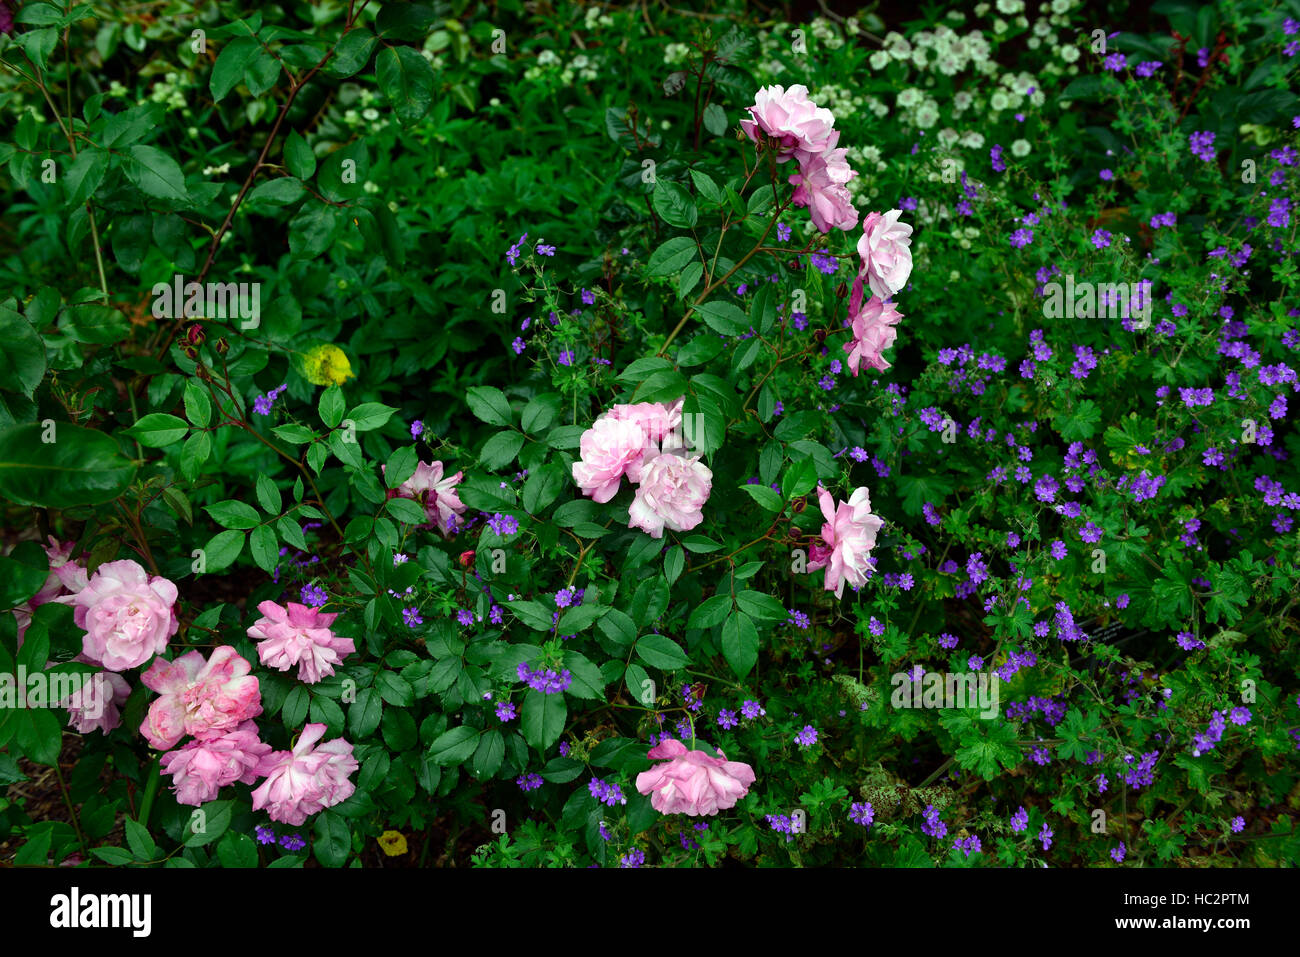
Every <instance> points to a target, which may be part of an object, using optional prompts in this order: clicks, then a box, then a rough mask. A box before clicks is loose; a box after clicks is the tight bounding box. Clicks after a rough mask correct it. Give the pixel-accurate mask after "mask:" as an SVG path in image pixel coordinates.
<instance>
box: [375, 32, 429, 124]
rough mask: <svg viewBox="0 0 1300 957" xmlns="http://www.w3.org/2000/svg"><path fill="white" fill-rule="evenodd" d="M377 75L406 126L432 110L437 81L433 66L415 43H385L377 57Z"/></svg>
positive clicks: (384, 91)
mask: <svg viewBox="0 0 1300 957" xmlns="http://www.w3.org/2000/svg"><path fill="white" fill-rule="evenodd" d="M375 79H377V80H378V81H379V89H380V90H382V91H383V93H384V96H386V97H388V102H389V103H391V104H392V106H393V112H395V113H396V114H397V118H398V119H399V120H400V121H401V123H402V125H403V126H410V125H411V124H412V123H414V122H416V121H417V120H419V119H420V118H421V117H423V116H424V114H425V113H427V112H429V104H430V103H431V102H432V101H433V87H434V84H435V83H436V82H437V77H436V76H435V75H434V72H433V67H432V66H430V65H429V61H428V60H426V59H425V58H424V57H422V56H421V55H420V54H419V53H418V52H417V51H415V50H414V49H412V48H411V47H406V46H398V47H385V48H384V49H382V50H380V51H379V56H377V57H376V58H375Z"/></svg>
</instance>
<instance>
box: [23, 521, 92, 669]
mask: <svg viewBox="0 0 1300 957" xmlns="http://www.w3.org/2000/svg"><path fill="white" fill-rule="evenodd" d="M49 542H50V544H48V545H42V546H41V547H42V548H44V549H45V555H46V557H47V558H48V559H49V563H50V571H49V574H47V575H46V576H45V583H44V584H43V585H41V590H40V591H38V592H37V593H36V594H35V595H33V596H32V597H31V598H29V599H27V600H26V601H25V602H23V603H22V604H21V605H19V606H18V607H17V608H15V609H14V618H15V619H17V621H18V647H19V648H21V647H22V646H23V639H24V638H26V637H27V629H28V628H29V627H31V624H32V612H34V611H35V610H36V609H37V608H39V607H40V606H41V605H45V604H48V603H49V602H52V601H57V602H62V603H64V604H71V602H72V599H73V598H74V597H75V596H76V594H77V592H79V591H81V589H83V588H85V587H86V567H85V566H84V565H82V564H79V563H78V562H74V561H73V560H72V550H73V549H74V548H75V547H76V544H75V543H74V542H60V541H59V540H58V539H57V538H55V537H54V536H53V535H51V536H49Z"/></svg>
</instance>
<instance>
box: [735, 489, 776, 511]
mask: <svg viewBox="0 0 1300 957" xmlns="http://www.w3.org/2000/svg"><path fill="white" fill-rule="evenodd" d="M740 487H741V488H742V489H744V490H745V491H746V492H748V493H749V497H750V498H752V499H753V500H754V501H755V502H757V503H758V505H759V507H760V508H762V509H764V510H765V511H768V512H780V511H782V510H783V509H784V508H785V504H784V503H783V502H782V501H781V496H780V495H779V494H777V493H776V492H774V491H772V490H771V489H770V488H768V487H767V486H766V485H742V486H740Z"/></svg>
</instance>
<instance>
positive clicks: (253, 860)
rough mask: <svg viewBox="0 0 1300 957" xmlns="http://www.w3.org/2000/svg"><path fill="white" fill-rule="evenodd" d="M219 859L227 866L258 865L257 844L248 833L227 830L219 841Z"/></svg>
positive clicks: (238, 867)
mask: <svg viewBox="0 0 1300 957" xmlns="http://www.w3.org/2000/svg"><path fill="white" fill-rule="evenodd" d="M217 859H218V860H219V861H221V866H222V867H225V868H232V869H240V868H243V869H247V868H253V867H257V844H256V842H254V840H253V839H252V838H251V837H249V836H248V835H247V834H240V833H239V832H238V831H227V832H226V833H225V835H223V836H222V838H221V840H220V841H218V842H217Z"/></svg>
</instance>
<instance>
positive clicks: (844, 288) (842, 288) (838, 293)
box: [835, 282, 849, 299]
mask: <svg viewBox="0 0 1300 957" xmlns="http://www.w3.org/2000/svg"><path fill="white" fill-rule="evenodd" d="M848 294H849V285H848V283H845V282H841V283H840V284H839V285H838V286H836V287H835V298H836V299H843V298H844V297H845V296H847V295H848Z"/></svg>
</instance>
